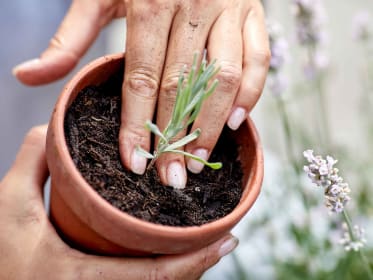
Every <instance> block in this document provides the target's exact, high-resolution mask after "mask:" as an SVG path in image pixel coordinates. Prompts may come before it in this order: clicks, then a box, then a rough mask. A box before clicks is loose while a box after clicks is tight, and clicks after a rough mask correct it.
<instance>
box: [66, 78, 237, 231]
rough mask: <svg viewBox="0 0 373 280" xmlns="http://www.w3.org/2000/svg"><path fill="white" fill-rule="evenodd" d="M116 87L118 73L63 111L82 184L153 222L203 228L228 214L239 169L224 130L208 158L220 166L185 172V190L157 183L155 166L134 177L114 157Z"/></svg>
mask: <svg viewBox="0 0 373 280" xmlns="http://www.w3.org/2000/svg"><path fill="white" fill-rule="evenodd" d="M121 84H122V79H121V73H118V74H117V75H114V76H113V77H111V78H110V79H109V80H108V81H107V82H106V83H104V84H102V85H100V86H89V87H86V88H84V89H83V90H82V91H81V92H80V93H79V94H78V96H77V98H76V99H75V101H74V102H73V103H72V104H71V105H70V107H69V109H68V111H67V113H66V117H65V137H66V142H67V145H68V148H69V151H70V154H71V157H72V159H73V161H74V163H75V165H76V166H77V168H78V170H79V171H80V172H81V174H82V175H83V177H84V178H85V180H86V181H87V182H88V183H89V184H90V185H91V186H92V187H93V188H94V189H95V190H96V191H97V192H98V193H99V194H100V195H101V196H102V197H103V198H104V199H105V200H107V201H108V202H110V203H111V204H112V205H113V206H114V207H117V208H118V209H120V210H122V211H124V212H126V213H128V214H130V215H132V216H135V217H137V218H140V219H143V220H146V221H149V222H153V223H156V224H163V225H171V226H195V225H202V224H205V223H208V222H211V221H214V220H216V219H219V218H221V217H223V216H225V215H227V214H228V213H230V212H231V211H232V210H233V209H234V208H235V206H236V205H237V204H238V202H239V200H240V198H241V195H242V169H241V165H240V162H239V160H238V159H237V157H238V147H237V145H236V144H235V142H234V140H233V139H232V138H231V137H230V136H229V133H228V129H225V130H224V131H223V134H222V136H221V137H220V139H219V142H218V144H217V145H216V147H215V150H214V151H213V153H212V155H211V158H210V161H220V162H222V163H223V167H222V168H221V169H219V170H212V169H210V168H208V167H205V168H204V170H203V171H202V172H201V173H200V174H192V173H189V172H188V182H187V186H186V188H185V189H183V190H176V189H173V188H172V187H169V186H164V185H162V184H161V183H160V180H159V178H158V174H157V172H156V169H155V168H151V169H150V170H148V171H147V172H146V173H145V175H142V176H141V175H136V174H134V173H132V172H130V171H129V170H127V169H125V168H124V167H123V165H122V163H121V160H120V155H119V146H118V133H119V127H120V110H121Z"/></svg>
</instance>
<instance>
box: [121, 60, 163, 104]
mask: <svg viewBox="0 0 373 280" xmlns="http://www.w3.org/2000/svg"><path fill="white" fill-rule="evenodd" d="M154 73H155V71H154V70H153V69H150V68H148V67H141V68H137V69H135V70H133V71H131V72H130V73H129V74H128V75H127V77H126V82H127V83H126V84H127V87H128V89H129V90H131V91H132V92H133V93H134V94H136V95H138V96H142V97H144V98H151V99H154V98H155V97H156V95H157V91H158V87H159V80H158V78H157V77H156V75H155V74H154Z"/></svg>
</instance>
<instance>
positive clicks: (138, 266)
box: [0, 126, 237, 280]
mask: <svg viewBox="0 0 373 280" xmlns="http://www.w3.org/2000/svg"><path fill="white" fill-rule="evenodd" d="M45 137H46V127H45V126H42V127H36V128H33V129H32V130H31V131H30V132H29V134H28V135H27V137H26V138H25V141H24V143H23V145H22V147H21V149H20V151H19V154H18V156H17V158H16V160H15V163H14V164H13V166H12V167H11V169H10V171H9V172H8V174H6V176H5V177H4V178H3V180H2V181H1V182H0V228H1V231H0V267H1V270H0V279H8V280H23V279H90V280H94V279H148V278H151V279H161V278H162V279H163V278H170V279H197V278H198V277H200V276H201V275H202V273H203V272H204V271H205V270H207V269H208V268H209V267H211V266H212V265H214V264H215V263H216V262H218V261H219V259H220V257H222V256H223V255H225V254H227V253H229V252H230V251H231V250H233V249H234V247H235V246H236V245H237V241H236V239H235V238H233V237H231V236H225V237H224V238H222V239H220V240H219V241H217V242H215V243H213V244H212V245H210V246H208V247H206V248H204V249H201V250H199V251H195V252H192V253H189V254H186V255H178V256H163V257H159V258H149V259H148V258H113V257H110V258H109V257H99V256H93V255H86V254H84V253H82V252H79V251H76V250H74V249H71V248H70V247H68V246H67V245H66V244H65V243H64V242H63V241H62V240H61V239H60V238H59V236H58V235H57V233H56V232H55V230H54V228H53V226H52V225H51V224H50V222H49V220H48V217H47V214H46V212H45V209H44V205H43V186H44V184H45V181H46V179H47V177H48V169H47V164H46V161H45Z"/></svg>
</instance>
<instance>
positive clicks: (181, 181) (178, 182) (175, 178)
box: [167, 161, 186, 189]
mask: <svg viewBox="0 0 373 280" xmlns="http://www.w3.org/2000/svg"><path fill="white" fill-rule="evenodd" d="M167 182H168V185H170V186H171V187H174V188H175V189H183V188H185V185H186V173H185V169H184V167H183V166H182V165H181V163H180V162H177V161H175V162H171V163H170V165H169V166H168V167H167Z"/></svg>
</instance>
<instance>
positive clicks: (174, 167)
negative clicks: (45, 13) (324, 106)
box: [14, 0, 270, 187]
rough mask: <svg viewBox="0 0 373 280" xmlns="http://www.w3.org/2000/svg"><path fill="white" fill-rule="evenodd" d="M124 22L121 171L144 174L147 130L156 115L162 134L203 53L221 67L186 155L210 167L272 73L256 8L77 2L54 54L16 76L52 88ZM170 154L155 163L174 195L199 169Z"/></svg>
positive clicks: (240, 0)
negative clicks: (182, 79)
mask: <svg viewBox="0 0 373 280" xmlns="http://www.w3.org/2000/svg"><path fill="white" fill-rule="evenodd" d="M124 16H126V17H127V42H126V61H125V78H124V84H123V106H122V108H123V110H122V127H121V130H120V135H119V138H120V150H121V156H122V161H123V163H124V165H125V166H126V167H128V168H130V169H131V170H132V171H133V172H135V173H138V174H142V173H144V171H145V168H146V159H145V158H143V157H141V156H139V155H138V154H137V153H136V152H135V146H136V145H141V146H142V148H144V149H146V150H149V149H150V133H149V132H147V131H146V130H144V124H145V122H146V121H147V120H151V119H152V118H153V115H154V113H155V105H156V103H157V104H158V107H157V108H158V109H157V124H158V126H159V127H160V128H161V129H163V128H164V127H165V126H166V125H167V122H168V120H169V118H170V115H171V113H172V111H171V110H172V108H173V104H174V100H175V89H176V86H177V78H178V76H179V72H180V69H181V68H182V67H183V65H191V63H192V60H193V55H194V53H195V51H199V52H200V53H201V52H202V51H203V50H204V49H205V48H206V49H207V53H208V56H209V58H210V59H217V64H218V65H220V66H221V71H220V72H219V74H218V77H217V78H218V79H219V81H220V83H219V86H218V88H217V92H216V93H215V94H213V95H212V96H211V98H209V99H208V100H207V101H206V102H205V104H204V106H203V108H202V110H201V113H200V115H199V116H198V118H197V120H196V121H195V123H194V127H193V128H192V129H195V128H197V127H198V128H201V130H202V133H201V135H200V137H199V138H198V139H197V140H196V141H194V142H192V143H191V144H190V145H188V146H187V147H186V150H187V151H188V152H191V153H194V154H196V155H198V156H200V157H203V158H205V159H207V158H208V157H209V155H210V153H211V151H212V149H213V147H214V146H215V144H216V141H217V139H218V137H219V135H220V133H221V131H222V128H223V126H224V124H225V123H227V124H228V126H229V127H231V128H232V129H237V128H238V127H239V126H240V124H241V123H242V122H243V121H244V119H245V118H246V117H247V114H248V112H250V110H251V109H252V108H253V106H254V105H255V103H256V102H257V100H258V98H259V96H260V94H261V92H262V89H263V86H264V82H265V78H266V74H267V70H268V66H269V58H270V51H269V43H268V36H267V32H266V29H265V21H264V13H263V8H262V6H261V3H260V1H259V0H214V1H207V0H205V1H200V0H187V1H186V0H176V1H173V0H172V1H167V0H164V1H147V0H127V1H124V0H109V1H104V0H97V1H86V0H75V1H73V3H72V5H71V7H70V10H69V12H68V14H67V15H66V17H65V19H64V20H63V22H62V24H61V26H60V28H59V30H58V32H57V33H56V35H55V36H54V38H53V39H52V40H51V43H50V46H49V48H48V49H47V50H46V51H45V52H44V53H43V54H42V55H41V57H40V58H38V59H36V60H32V61H29V62H27V63H25V64H22V65H20V66H18V67H16V68H15V70H14V73H15V75H16V76H17V77H18V78H19V79H20V80H21V81H23V82H24V83H26V84H31V85H37V84H43V83H47V82H51V81H53V80H55V79H57V78H60V77H62V76H64V75H65V74H66V73H67V72H69V71H70V70H71V69H72V68H73V67H74V66H75V65H76V63H77V62H78V60H79V59H80V58H81V57H82V55H83V54H84V53H85V51H86V50H87V49H88V48H89V46H90V45H91V44H92V42H93V41H94V39H95V38H96V37H97V35H98V33H99V31H100V30H101V29H102V28H103V26H105V25H106V24H108V23H109V22H110V21H111V20H112V19H114V18H117V17H124ZM185 161H186V160H185V159H184V158H183V157H182V156H180V155H176V154H170V153H168V154H167V155H165V156H162V157H161V158H160V159H159V160H158V161H157V167H158V171H159V175H160V178H161V180H162V181H163V182H164V183H165V184H168V185H172V186H174V187H183V186H184V185H185V183H186V170H185V165H187V166H188V168H189V170H190V171H192V172H194V173H198V172H200V171H201V170H202V167H203V166H202V165H201V164H200V163H198V162H196V161H194V160H188V162H185Z"/></svg>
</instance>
